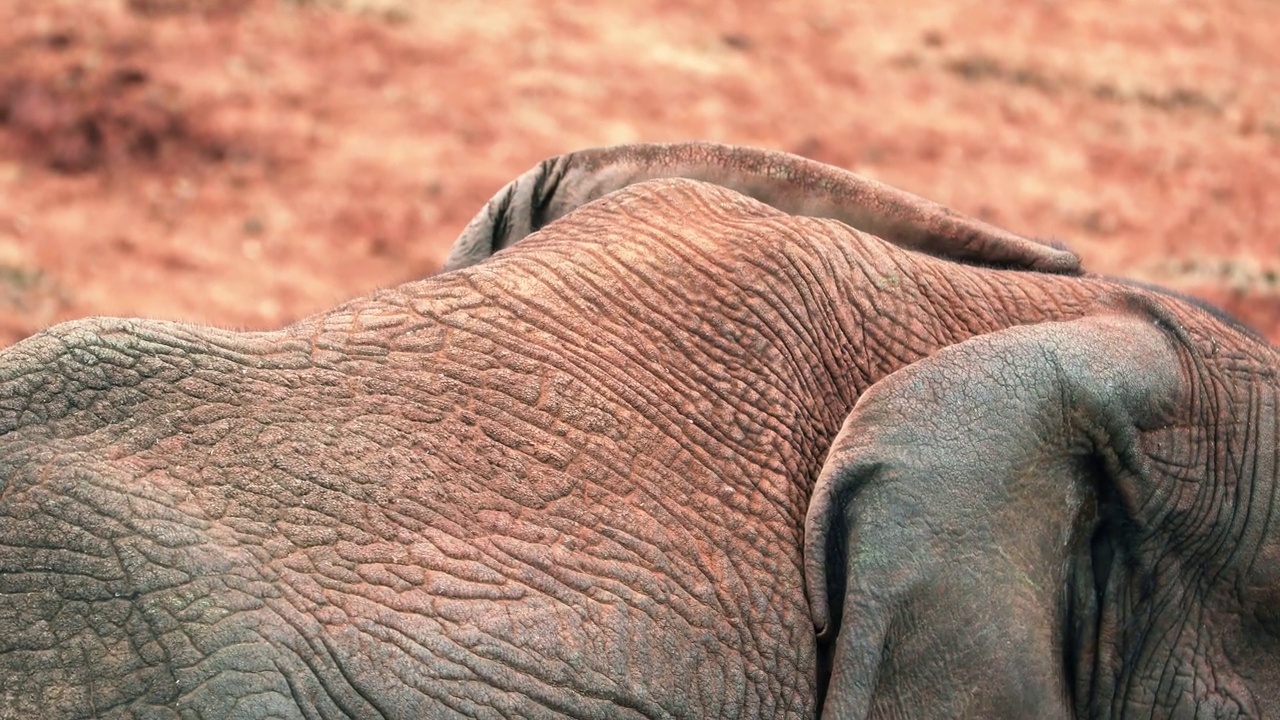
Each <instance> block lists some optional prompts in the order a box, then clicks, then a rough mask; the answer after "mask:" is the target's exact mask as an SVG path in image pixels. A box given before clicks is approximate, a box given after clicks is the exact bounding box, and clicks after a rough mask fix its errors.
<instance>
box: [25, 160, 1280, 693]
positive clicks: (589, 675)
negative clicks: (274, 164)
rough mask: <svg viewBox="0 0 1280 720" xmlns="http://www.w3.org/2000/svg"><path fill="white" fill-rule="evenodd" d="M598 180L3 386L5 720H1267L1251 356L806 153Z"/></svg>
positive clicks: (1256, 388) (1259, 455)
mask: <svg viewBox="0 0 1280 720" xmlns="http://www.w3.org/2000/svg"><path fill="white" fill-rule="evenodd" d="M584 157H585V158H596V159H595V160H592V161H591V162H585V163H579V162H578V161H577V160H574V159H573V158H572V157H570V158H565V159H561V160H559V161H552V162H551V163H550V164H548V165H545V166H543V169H542V170H536V171H534V172H533V173H532V174H527V175H526V176H524V178H523V179H522V180H519V181H517V183H516V184H515V185H513V186H512V187H511V188H509V189H508V190H507V191H504V192H503V193H501V194H500V195H499V198H498V199H497V200H495V202H494V203H491V204H490V205H489V206H488V208H487V209H486V210H485V211H484V212H483V213H482V215H481V216H480V218H478V219H477V220H476V221H474V222H473V223H472V224H471V225H470V226H469V227H468V230H467V231H466V232H464V234H463V238H462V239H461V240H460V243H462V245H461V247H462V248H463V249H462V250H460V251H459V252H458V253H455V255H454V258H455V260H456V259H457V258H459V257H461V258H464V259H463V260H456V261H455V262H454V265H455V266H457V267H458V269H455V270H452V271H451V272H447V273H444V274H442V275H439V276H436V277H433V278H429V279H426V280H423V281H419V282H413V283H407V284H405V285H402V286H400V287H397V288H392V289H388V290H384V291H380V292H378V293H375V294H373V295H371V296H369V297H366V298H361V299H358V300H354V301H351V302H349V303H347V304H345V305H343V306H340V307H338V308H336V309H334V310H332V311H330V312H327V313H324V314H322V315H319V316H316V317H313V318H309V319H307V320H304V321H302V322H300V323H297V324H295V325H293V326H290V327H288V328H285V329H283V330H280V331H277V332H271V333H234V332H227V331H221V330H215V329H211V328H199V327H190V326H182V325H177V324H172V323H159V322H150V321H141V320H113V319H102V318H98V319H89V320H83V321H77V322H73V323H68V324H64V325H60V326H56V327H54V328H51V329H50V330H49V331H47V332H45V333H42V334H41V335H39V336H36V337H34V338H31V339H28V340H26V341H24V342H22V343H19V344H18V345H16V346H14V347H13V348H10V349H8V350H6V351H5V352H4V353H2V354H0V717H8V716H12V717H20V716H21V717H29V716H33V715H34V716H39V715H42V714H44V715H58V716H76V715H81V716H90V715H99V714H112V713H114V714H119V715H126V714H132V713H143V712H149V713H153V714H162V713H168V714H174V715H187V716H206V717H207V716H214V715H221V716H226V717H260V716H268V715H271V716H281V717H327V716H333V717H340V716H356V717H366V716H379V715H380V716H384V717H434V716H442V715H489V714H491V715H502V714H505V715H515V716H524V717H548V716H565V715H568V716H575V717H805V716H811V715H813V714H815V713H816V712H818V711H819V710H820V709H821V710H822V711H823V712H824V714H826V715H829V716H832V717H837V716H854V717H856V716H859V714H861V715H895V714H900V715H910V714H914V713H916V712H917V711H918V712H919V714H922V715H926V716H927V715H931V714H932V715H940V714H951V715H954V714H965V713H966V712H967V713H970V714H981V713H984V712H986V711H988V710H990V711H992V712H1006V713H1009V714H1014V715H1020V714H1022V713H1023V712H1036V711H1043V712H1045V713H1048V714H1053V713H1055V712H1056V713H1058V714H1070V713H1073V712H1074V713H1075V714H1077V715H1082V716H1087V715H1099V716H1109V715H1122V714H1125V713H1126V712H1132V711H1134V710H1144V711H1147V712H1150V711H1153V710H1154V711H1156V712H1160V710H1161V709H1162V708H1168V709H1169V710H1170V712H1183V711H1184V709H1185V708H1194V709H1195V711H1196V712H1199V713H1202V714H1203V713H1207V712H1211V711H1220V712H1223V713H1227V712H1229V711H1231V710H1232V706H1230V705H1229V704H1228V699H1230V700H1231V701H1234V702H1236V703H1237V705H1236V706H1234V707H1235V709H1237V710H1239V711H1240V712H1241V714H1245V713H1247V712H1255V713H1257V712H1264V711H1267V710H1270V709H1271V708H1270V707H1269V706H1268V705H1267V704H1266V703H1267V702H1270V699H1269V698H1271V697H1274V695H1267V694H1266V693H1267V691H1268V690H1269V688H1272V687H1274V685H1269V684H1268V683H1271V682H1272V680H1273V678H1272V677H1271V676H1269V675H1268V673H1269V672H1272V670H1271V669H1272V668H1273V667H1274V659H1273V652H1274V648H1275V642H1274V625H1273V624H1271V623H1272V620H1271V618H1272V616H1270V615H1267V614H1266V613H1267V612H1268V611H1267V610H1266V608H1269V607H1274V605H1273V604H1272V603H1271V602H1270V600H1269V598H1271V599H1274V593H1275V592H1276V589H1277V586H1278V583H1277V580H1276V578H1275V577H1274V571H1275V565H1276V560H1275V557H1274V552H1273V551H1272V550H1271V549H1270V548H1271V545H1270V544H1269V543H1270V542H1271V541H1270V537H1271V534H1270V533H1269V532H1268V527H1269V523H1270V522H1271V518H1272V517H1273V514H1272V510H1271V503H1270V497H1271V494H1272V493H1273V492H1274V489H1275V486H1276V482H1275V477H1274V474H1275V472H1274V466H1273V460H1272V459H1271V454H1273V453H1274V451H1275V448H1276V443H1275V438H1274V432H1275V428H1274V422H1273V420H1274V418H1273V410H1274V405H1275V401H1274V396H1275V379H1274V375H1273V372H1274V368H1275V367H1276V358H1275V352H1274V350H1273V349H1272V348H1270V347H1267V346H1265V345H1263V344H1262V343H1260V342H1259V341H1257V340H1256V338H1252V337H1250V336H1247V335H1245V334H1242V333H1240V332H1238V331H1236V330H1235V329H1234V328H1231V327H1229V326H1227V325H1224V324H1223V323H1222V322H1221V321H1219V320H1218V319H1217V318H1215V317H1214V316H1212V315H1210V314H1208V313H1205V312H1203V311H1202V310H1200V309H1199V308H1196V307H1194V306H1191V305H1187V304H1185V303H1183V302H1181V301H1180V300H1178V299H1177V298H1172V297H1168V296H1165V295H1161V294H1160V293H1157V292H1154V291H1149V290H1146V289H1142V288H1136V287H1132V286H1128V285H1125V284H1123V283H1117V282H1112V281H1107V280H1104V279H1099V278H1092V277H1088V276H1081V275H1079V274H1076V272H1075V271H1076V270H1077V265H1076V261H1075V258H1074V256H1072V255H1070V254H1069V253H1065V252H1063V251H1060V250H1057V249H1054V248H1050V247H1047V246H1043V245H1039V244H1037V243H1034V242H1032V241H1028V240H1026V239H1023V238H1020V237H1018V236H1015V235H1011V234H1008V233H1004V232H1003V231H999V230H997V229H994V228H990V227H989V226H985V225H981V224H979V223H976V221H970V220H965V219H963V218H958V217H957V216H955V215H953V214H950V213H944V212H941V211H939V210H936V209H930V208H931V206H929V205H926V204H923V201H919V200H918V199H913V198H909V197H907V196H903V195H901V194H897V193H896V192H895V191H889V190H887V189H885V188H880V187H878V186H872V185H868V184H866V183H865V182H864V181H861V180H859V179H857V178H853V177H851V176H848V175H844V174H842V173H840V172H839V171H836V170H834V169H831V168H824V167H822V166H816V165H814V164H811V163H807V162H803V161H799V160H798V159H794V158H791V157H790V156H783V155H777V154H769V153H758V152H754V151H742V150H730V149H724V148H716V147H713V146H706V145H694V146H689V147H675V148H666V149H663V148H657V149H653V148H631V149H622V150H617V151H597V152H595V153H589V154H588V155H586V156H584ZM610 158H612V159H610ZM753 158H754V159H753ZM548 168H550V169H551V170H548ZM557 168H558V170H557ZM619 168H620V169H619ZM672 168H675V169H672ZM717 168H719V169H717ZM681 174H689V175H695V177H698V178H703V179H711V180H713V181H715V182H714V183H708V182H703V181H701V180H697V179H688V178H680V177H670V176H672V175H681ZM650 178H657V179H650ZM633 181H638V182H635V184H631V183H632V182H633ZM593 188H594V189H593ZM734 188H740V189H744V190H747V191H748V192H750V193H751V194H752V195H754V196H759V197H762V198H763V199H764V200H766V201H767V202H768V203H770V204H763V203H761V202H758V201H756V200H754V199H752V198H750V197H747V196H746V195H744V194H742V192H739V191H737V190H735V189H734ZM596 196H599V197H596ZM579 203H582V204H581V205H580V206H579ZM793 212H798V213H809V214H811V215H816V216H818V217H808V216H801V215H796V214H792V213H793ZM552 216H557V217H558V219H556V220H554V221H551V222H548V218H550V217H552ZM830 216H835V217H836V218H844V219H847V220H849V222H852V223H854V224H856V225H858V226H859V227H861V228H871V229H874V230H875V231H876V232H879V233H882V234H884V235H886V236H888V237H887V238H886V239H885V240H882V239H880V238H879V237H876V236H874V235H871V234H868V233H867V232H864V231H863V230H860V229H855V228H854V227H850V225H848V224H846V223H845V222H842V221H840V220H838V219H832V218H831V217H830ZM544 225H545V226H544ZM533 229H536V232H533V233H532V235H530V236H529V237H527V238H524V239H521V237H520V236H521V235H522V234H523V233H524V232H525V230H533ZM516 240H519V242H518V243H515V241H516ZM886 240H888V242H886ZM477 243H478V244H477ZM513 243H515V244H514V246H513V247H510V248H509V249H506V250H504V251H503V252H500V253H497V254H496V255H494V256H493V257H491V258H487V259H483V258H482V256H484V255H487V254H488V253H490V252H493V251H496V250H497V249H501V248H503V247H506V246H508V245H512V244H513ZM477 247H478V248H480V249H479V250H477V249H476V248H477ZM919 250H924V251H926V253H927V254H926V253H921V252H918V251H919ZM481 259H483V262H479V260H481ZM463 265H469V266H468V267H461V266H463ZM1040 270H1059V271H1063V272H1054V273H1050V272H1041V271H1040ZM1003 373H1010V374H1003ZM953 379H954V381H953ZM860 398H861V399H860ZM899 407H900V408H901V414H899V412H898V409H899ZM899 420H901V421H899ZM970 432H972V433H974V434H975V438H976V439H975V441H974V442H973V443H971V444H970V443H967V442H966V440H965V437H964V435H965V433H970ZM1226 508H1231V510H1229V511H1228V510H1227V509H1226ZM966 532H971V533H972V536H971V537H970V536H964V535H963V533H966ZM956 533H961V536H956ZM966 569H967V570H969V572H968V574H966ZM1268 572H1271V573H1272V574H1271V575H1268ZM806 588H807V592H806ZM1179 611H1181V612H1183V613H1184V615H1182V616H1179V615H1178V614H1177V613H1178V612H1179ZM1179 617H1180V618H1181V619H1182V620H1183V621H1184V622H1182V623H1180V624H1179V623H1173V622H1171V620H1172V619H1177V618H1179ZM1196 618H1203V619H1205V622H1204V623H1201V624H1197V623H1196V622H1195V620H1194V619H1196ZM917 621H919V623H918V624H917ZM979 621H982V622H985V621H991V623H992V624H991V625H976V623H978V622H979ZM997 621H1000V622H997ZM1230 623H1236V624H1235V625H1230ZM815 624H816V628H817V630H818V631H820V633H821V635H820V636H819V635H817V634H816V633H815ZM1210 625H1212V627H1210ZM1229 625H1230V626H1229ZM966 629H969V630H972V631H973V633H975V634H977V635H981V637H977V638H972V637H970V638H966V637H965V635H964V632H963V631H964V630H966ZM1253 629H1257V631H1258V632H1257V633H1256V634H1254V635H1249V634H1248V632H1246V631H1249V630H1253ZM966 641H967V642H966ZM949 653H951V654H950V655H949ZM976 662H982V663H985V664H986V665H985V667H989V668H990V669H991V670H992V674H993V676H992V677H991V678H989V679H988V678H986V677H985V676H984V677H983V678H980V679H981V680H983V682H970V680H972V679H973V678H972V677H971V676H965V675H964V673H965V672H969V673H971V674H972V672H973V666H972V665H971V663H976ZM824 663H825V665H824ZM1160 668H1167V669H1168V673H1167V674H1166V675H1162V674H1161V673H1160V672H1159V669H1160ZM828 675H829V676H830V681H829V682H828V680H827V676H828ZM1019 691H1021V692H1019ZM822 703H825V707H820V704H822ZM912 703H915V704H914V705H913V704H912Z"/></svg>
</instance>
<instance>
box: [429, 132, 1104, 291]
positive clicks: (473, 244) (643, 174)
mask: <svg viewBox="0 0 1280 720" xmlns="http://www.w3.org/2000/svg"><path fill="white" fill-rule="evenodd" d="M658 178H688V179H691V180H702V181H705V182H709V183H714V184H716V185H721V186H723V187H726V188H729V189H731V190H736V191H738V192H741V193H743V194H745V195H748V196H750V197H753V198H755V199H756V200H759V201H761V202H763V203H766V204H768V205H772V206H773V207H775V208H777V209H779V210H782V211H783V212H787V213H790V214H792V215H804V216H809V217H819V218H832V219H835V220H839V221H841V222H843V223H845V224H847V225H850V226H852V227H854V228H856V229H858V230H862V231H864V232H868V233H871V234H873V235H878V236H880V237H881V238H883V239H885V240H887V241H889V242H892V243H894V244H897V245H900V246H902V247H906V248H910V249H913V250H920V251H922V252H926V253H929V254H932V255H937V256H940V257H945V258H950V259H954V260H961V261H964V262H970V263H977V264H984V265H991V266H998V267H1010V268H1022V269H1029V270H1041V271H1047V272H1057V273H1078V272H1080V258H1079V257H1078V256H1076V255H1075V254H1074V253H1072V252H1070V251H1068V250H1065V249H1060V248H1056V247H1052V246H1049V245H1045V244H1042V243H1039V242H1036V241H1034V240H1030V239H1028V238H1024V237H1022V236H1019V235H1015V234H1013V233H1011V232H1008V231H1005V230H1001V229H1000V228H997V227H994V226H992V225H988V224H987V223H984V222H982V221H980V220H977V219H974V218H970V217H966V216H964V215H961V214H959V213H957V212H954V211H952V210H950V209H948V208H946V207H944V206H942V205H939V204H937V203H934V202H931V201H929V200H925V199H924V198H921V197H918V196H916V195H912V194H910V193H907V192H903V191H901V190H897V189H895V188H892V187H889V186H888V185H884V184H882V183H878V182H876V181H874V180H870V179H868V178H864V177H861V176H859V175H855V174H854V173H851V172H848V171H846V170H842V169H840V168H837V167H833V166H831V165H826V164H823V163H820V162H816V161H813V160H807V159H805V158H802V157H799V156H796V155H791V154H788V153H782V152H773V151H768V150H758V149H753V148H741V147H733V146H729V145H718V144H714V143H702V142H695V143H680V144H671V145H661V144H643V145H620V146H616V147H608V148H596V149H591V150H583V151H580V152H575V153H570V154H568V155H561V156H559V157H555V158H551V159H550V160H545V161H543V162H542V163H540V164H539V165H538V166H537V167H534V168H533V169H532V170H529V171H528V172H526V173H525V174H523V175H521V176H520V177H518V178H516V179H515V180H514V181H512V182H511V183H510V184H509V185H507V186H506V187H505V188H503V189H502V190H501V191H500V192H499V193H498V194H497V195H495V196H494V197H493V199H492V200H490V201H489V203H488V204H487V205H485V207H484V209H482V210H481V211H480V213H479V214H478V215H476V217H475V218H474V219H472V221H471V222H470V224H468V225H467V227H466V229H464V230H463V231H462V235H461V236H459V238H458V240H457V241H456V242H455V243H454V245H453V248H452V249H451V251H450V253H449V257H448V259H446V261H445V265H444V269H445V270H446V271H447V270H455V269H458V268H462V267H467V266H468V265H474V264H475V263H478V262H480V261H481V260H484V259H485V258H487V257H489V256H490V255H492V254H494V253H495V252H497V251H499V250H501V249H503V248H506V247H510V246H511V245H514V244H516V243H517V242H519V241H520V240H522V239H523V238H524V237H525V236H527V235H529V234H531V233H533V232H535V231H537V230H538V229H539V228H541V227H543V226H544V225H546V224H547V223H550V222H551V221H553V220H556V219H557V218H560V217H563V216H564V215H566V214H568V213H569V212H571V211H572V210H573V209H575V208H577V207H580V206H582V205H585V204H586V203H589V202H591V201H592V200H595V199H597V198H600V197H603V196H604V195H607V194H609V193H611V192H613V191H615V190H620V189H622V188H624V187H627V186H628V185H634V184H636V183H640V182H644V181H646V180H653V179H658Z"/></svg>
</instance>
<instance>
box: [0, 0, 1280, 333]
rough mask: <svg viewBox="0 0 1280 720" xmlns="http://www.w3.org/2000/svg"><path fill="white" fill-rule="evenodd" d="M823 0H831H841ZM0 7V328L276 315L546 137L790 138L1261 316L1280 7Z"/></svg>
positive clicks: (34, 2)
mask: <svg viewBox="0 0 1280 720" xmlns="http://www.w3.org/2000/svg"><path fill="white" fill-rule="evenodd" d="M846 5H848V7H846ZM859 5H865V4H842V3H825V2H817V1H816V0H814V1H811V2H801V3H786V4H778V6H777V7H774V8H755V7H754V6H750V7H749V6H747V5H735V4H730V3H711V4H705V3H700V4H694V3H689V4H688V6H685V5H684V4H681V3H676V2H672V1H670V0H664V1H662V2H659V3H657V4H656V5H655V4H654V3H634V4H627V3H605V4H597V3H560V2H534V3H527V2H520V3H517V2H507V1H506V0H497V1H495V0H486V2H483V3H481V2H471V1H470V0H463V1H462V2H456V3H431V4H423V3H415V2H410V1H409V0H359V1H357V0H350V1H349V2H347V3H345V5H343V4H339V3H333V2H323V1H316V0H312V1H310V2H308V1H306V0H13V1H12V2H7V3H3V5H2V6H0V344H3V345H7V344H10V343H12V342H15V341H16V340H18V339H21V338H22V337H25V336H27V335H29V334H31V333H34V332H37V331H39V330H40V329H41V328H43V327H46V326H48V325H49V324H51V323H54V322H58V321H61V320H66V319H70V318H75V317H81V316H85V315H141V316H148V317H156V318H168V319H179V320H187V321H194V322H201V323H209V324H217V325H222V326H229V327H239V328H246V329H266V328H274V327H279V326H281V325H283V324H286V323H288V322H291V321H293V320H295V319H298V318H300V317H303V316H305V315H307V314H310V313H314V312H317V311H320V310H323V309H325V308H327V307H330V306H332V305H334V304H336V303H338V302H340V301H342V300H344V299H347V298H350V297H352V296H355V295H358V294H361V293H365V292H368V291H370V290H372V289H373V288H376V287H379V286H386V285H391V284H395V283H399V282H402V281H405V280H409V279H414V278H420V277H423V276H426V275H428V274H430V273H432V272H434V271H435V270H436V269H438V267H439V264H440V261H441V260H442V259H443V257H444V254H445V252H446V250H447V248H448V246H449V244H450V243H451V242H452V241H453V239H454V237H455V236H456V235H457V233H458V231H459V230H460V229H461V228H462V226H463V225H464V224H465V223H466V221H467V220H468V219H469V218H470V217H471V215H472V214H473V213H475V212H476V211H477V210H478V209H479V208H480V206H481V205H482V204H483V203H484V202H485V200H487V199H488V198H489V196H490V195H491V194H492V193H493V192H494V191H496V190H497V189H498V188H499V187H500V186H502V185H503V184H504V183H505V182H506V181H508V180H509V179H511V178H513V177H515V176H516V175H517V174H519V173H521V172H523V171H524V170H526V169H527V168H528V167H530V166H532V165H533V164H534V163H536V162H537V161H539V160H541V159H542V158H545V157H548V156H551V155H557V154H560V153H564V152H568V151H572V150H575V149H579V148H582V147H588V146H597V145H607V144H615V143H623V142H637V141H674V140H686V139H708V140H718V141H722V142H730V143H739V144H748V145H758V146H763V147H770V148H776V149H781V150H787V151H791V152H796V153H800V154H804V155H807V156H810V157H813V158H816V159H818V160H822V161H825V162H830V163H833V164H836V165H840V166H843V167H847V168H850V169H853V170H855V171H857V172H861V173H864V174H866V175H869V176H871V177H874V178H876V179H879V180H883V181H885V182H889V183H891V184H893V185H896V186H899V187H902V188H904V189H907V190H910V191H913V192H915V193H918V194H921V195H924V196H926V197H928V198H930V199H933V200H937V201H939V202H942V203H944V204H947V205H950V206H952V207H955V208H956V209H958V210H961V211H963V212H967V213H971V214H975V215H977V216H979V217H981V218H983V219H986V220H989V221H991V222H995V223H997V224H999V225H1002V226H1005V227H1008V228H1010V229H1012V230H1015V231H1018V232H1022V233H1026V234H1030V235H1034V236H1037V237H1041V238H1044V239H1053V240H1058V241H1061V242H1064V243H1066V244H1068V245H1070V246H1071V247H1073V248H1075V249H1077V250H1079V251H1080V252H1081V253H1082V254H1083V255H1084V258H1085V261H1086V266H1087V267H1088V268H1089V269H1090V270H1092V271H1095V272H1102V273H1109V274H1119V275H1125V276H1130V277H1134V278H1136V279H1139V280H1143V281H1146V282H1152V283H1157V284H1161V285H1165V286H1168V287H1171V288H1173V289H1176V290H1179V291H1182V292H1187V293H1190V294H1194V295H1197V296H1200V297H1204V298H1206V299H1208V300H1210V301H1212V302H1216V303H1220V304H1222V305H1223V306H1224V307H1225V308H1226V309H1227V310H1228V311H1230V312H1232V313H1235V314H1236V315H1238V316H1239V317H1241V318H1242V319H1243V320H1245V321H1246V322H1247V323H1249V324H1251V325H1253V326H1255V327H1257V328H1259V329H1260V330H1262V331H1263V332H1264V333H1265V334H1267V335H1268V336H1269V337H1271V338H1272V339H1273V340H1276V339H1280V248H1278V247H1277V246H1278V245H1280V211H1277V210H1276V208H1277V207H1280V43H1276V42H1275V37H1274V28H1276V27H1280V5H1278V4H1276V3H1274V2H1267V1H1266V0H1225V1H1222V0H1188V2H1183V3H1176V4H1173V5H1170V4H1168V3H1163V2H1157V1H1156V0H1132V1H1130V0H1126V1H1125V2H1121V3H1114V2H1110V1H1104V0H1082V1H1081V2H1075V3H1045V2H1023V3H1017V4H991V3H980V2H977V1H976V0H973V1H968V2H965V1H962V2H943V1H942V0H917V1H914V2H909V3H893V4H889V3H883V4H879V5H883V6H884V7H860V6H859Z"/></svg>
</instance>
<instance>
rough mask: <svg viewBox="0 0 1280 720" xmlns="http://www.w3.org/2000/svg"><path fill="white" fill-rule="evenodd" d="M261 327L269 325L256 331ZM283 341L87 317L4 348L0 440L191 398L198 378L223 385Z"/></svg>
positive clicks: (97, 423)
mask: <svg viewBox="0 0 1280 720" xmlns="http://www.w3.org/2000/svg"><path fill="white" fill-rule="evenodd" d="M258 335H260V336H266V335H268V334H266V333H262V334H258ZM276 345H280V342H279V341H277V340H273V339H270V338H265V337H260V338H258V339H256V340H255V339H254V335H253V334H243V333H236V332H231V331H225V330H219V329H216V328H206V327H198V326H192V325H185V324H181V323H173V322H165V321H158V320H145V319H137V318H111V317H92V318H84V319H79V320H72V321H68V322H64V323H59V324H57V325H54V326H52V327H50V328H48V329H46V330H44V331H43V332H41V333H39V334H37V335H34V336H32V337H30V338H27V339H25V340H23V341H21V342H19V343H17V344H15V345H13V346H11V347H9V348H7V349H5V350H4V351H2V352H0V441H3V439H6V438H7V436H9V435H11V434H13V433H16V432H18V431H22V430H25V431H27V432H28V433H34V434H36V435H44V436H48V437H74V436H77V435H84V434H88V433H91V432H94V431H95V430H98V429H100V428H102V427H105V426H108V425H111V424H114V423H119V422H122V421H124V420H126V419H131V418H132V419H138V418H155V417H158V416H160V415H163V414H164V411H165V409H166V408H168V407H177V406H184V405H185V406H190V405H192V404H193V403H195V402H198V401H199V398H197V397H193V396H192V390H193V383H194V382H196V380H195V379H198V378H201V377H203V378H204V379H203V380H202V381H201V382H204V383H206V384H212V385H218V384H222V383H221V381H220V378H226V377H229V376H232V375H234V374H237V373H239V372H242V371H243V369H244V368H248V367H252V366H254V365H261V364H262V362H261V360H260V359H258V358H260V357H265V356H268V355H270V354H271V353H270V348H272V347H273V346H276Z"/></svg>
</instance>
